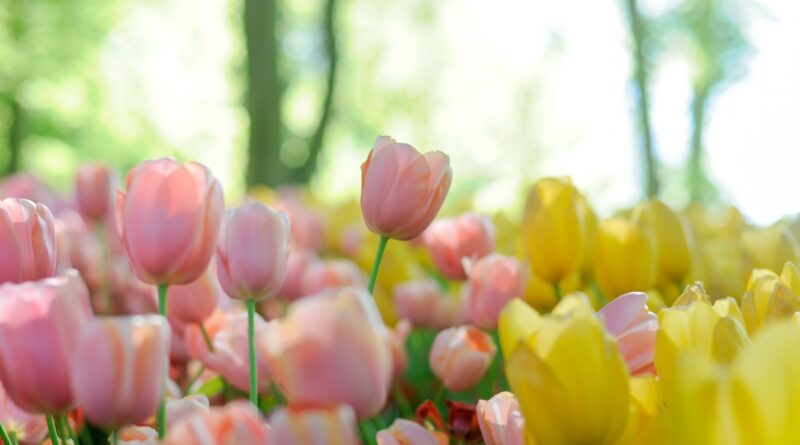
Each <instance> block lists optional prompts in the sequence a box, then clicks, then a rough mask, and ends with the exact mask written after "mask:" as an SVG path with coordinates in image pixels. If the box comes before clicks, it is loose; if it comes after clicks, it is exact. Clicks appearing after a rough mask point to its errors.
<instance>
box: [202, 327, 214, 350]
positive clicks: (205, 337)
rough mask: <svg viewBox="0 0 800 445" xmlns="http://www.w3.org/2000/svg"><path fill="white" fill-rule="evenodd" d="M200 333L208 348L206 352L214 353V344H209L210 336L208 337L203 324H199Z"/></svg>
mask: <svg viewBox="0 0 800 445" xmlns="http://www.w3.org/2000/svg"><path fill="white" fill-rule="evenodd" d="M200 332H201V333H202V334H203V339H205V341H206V346H208V350H209V351H211V352H214V343H212V342H211V336H210V335H208V331H207V330H206V327H205V325H204V324H203V323H200Z"/></svg>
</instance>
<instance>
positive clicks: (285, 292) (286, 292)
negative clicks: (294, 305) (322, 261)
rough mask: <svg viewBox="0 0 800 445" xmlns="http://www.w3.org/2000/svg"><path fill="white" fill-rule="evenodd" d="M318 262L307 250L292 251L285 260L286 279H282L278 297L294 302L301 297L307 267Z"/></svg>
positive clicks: (312, 253)
mask: <svg viewBox="0 0 800 445" xmlns="http://www.w3.org/2000/svg"><path fill="white" fill-rule="evenodd" d="M317 261H319V259H318V258H317V255H316V254H315V253H314V252H312V251H309V250H292V251H290V252H289V258H288V259H287V260H286V277H285V278H284V279H283V284H282V285H281V289H280V290H279V291H278V296H280V297H281V298H283V299H286V300H289V301H291V300H295V299H297V298H299V297H302V296H303V277H304V276H305V273H306V269H308V267H309V266H311V265H312V264H314V263H316V262H317Z"/></svg>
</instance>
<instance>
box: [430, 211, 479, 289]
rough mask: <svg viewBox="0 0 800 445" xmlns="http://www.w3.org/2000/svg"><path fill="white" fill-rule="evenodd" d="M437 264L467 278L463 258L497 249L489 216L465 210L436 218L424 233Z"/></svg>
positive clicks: (446, 271)
mask: <svg viewBox="0 0 800 445" xmlns="http://www.w3.org/2000/svg"><path fill="white" fill-rule="evenodd" d="M424 240H425V245H426V246H427V247H428V251H430V253H431V257H432V258H433V261H434V263H436V267H438V268H439V271H440V272H441V273H442V275H444V276H445V277H446V278H449V279H451V280H463V279H465V278H467V273H466V271H465V270H464V262H463V259H464V258H467V259H471V260H477V259H478V258H480V257H482V256H485V255H488V254H489V253H491V251H492V250H494V225H492V221H491V220H490V219H489V218H487V217H485V216H478V215H476V214H474V213H465V214H463V215H461V216H459V217H457V218H445V219H440V220H437V221H434V223H433V224H431V226H430V227H428V230H426V231H425V234H424Z"/></svg>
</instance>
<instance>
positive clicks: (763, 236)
mask: <svg viewBox="0 0 800 445" xmlns="http://www.w3.org/2000/svg"><path fill="white" fill-rule="evenodd" d="M742 242H743V244H744V248H745V251H746V252H747V254H748V256H749V257H750V258H751V259H752V260H753V266H754V267H763V268H766V269H770V270H779V269H780V268H781V267H782V266H783V264H784V263H785V262H786V261H794V262H796V261H797V260H798V259H800V246H798V244H797V240H796V239H795V237H794V234H793V233H792V231H791V230H790V229H789V228H788V227H786V225H785V224H783V223H778V224H775V225H772V226H770V227H766V228H752V229H748V230H745V231H744V233H742Z"/></svg>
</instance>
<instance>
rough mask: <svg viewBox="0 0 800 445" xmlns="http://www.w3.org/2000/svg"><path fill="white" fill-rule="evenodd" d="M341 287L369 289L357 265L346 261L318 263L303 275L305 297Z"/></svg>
mask: <svg viewBox="0 0 800 445" xmlns="http://www.w3.org/2000/svg"><path fill="white" fill-rule="evenodd" d="M340 287H363V288H366V287H367V277H366V275H364V272H362V271H361V269H360V268H359V267H358V265H357V264H356V263H354V262H352V261H350V260H346V259H337V260H324V261H316V262H315V263H313V264H310V265H309V266H308V267H307V268H306V270H305V273H304V274H303V282H302V285H301V289H303V292H302V294H303V295H313V294H318V293H320V292H322V291H324V290H327V289H336V288H340Z"/></svg>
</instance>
